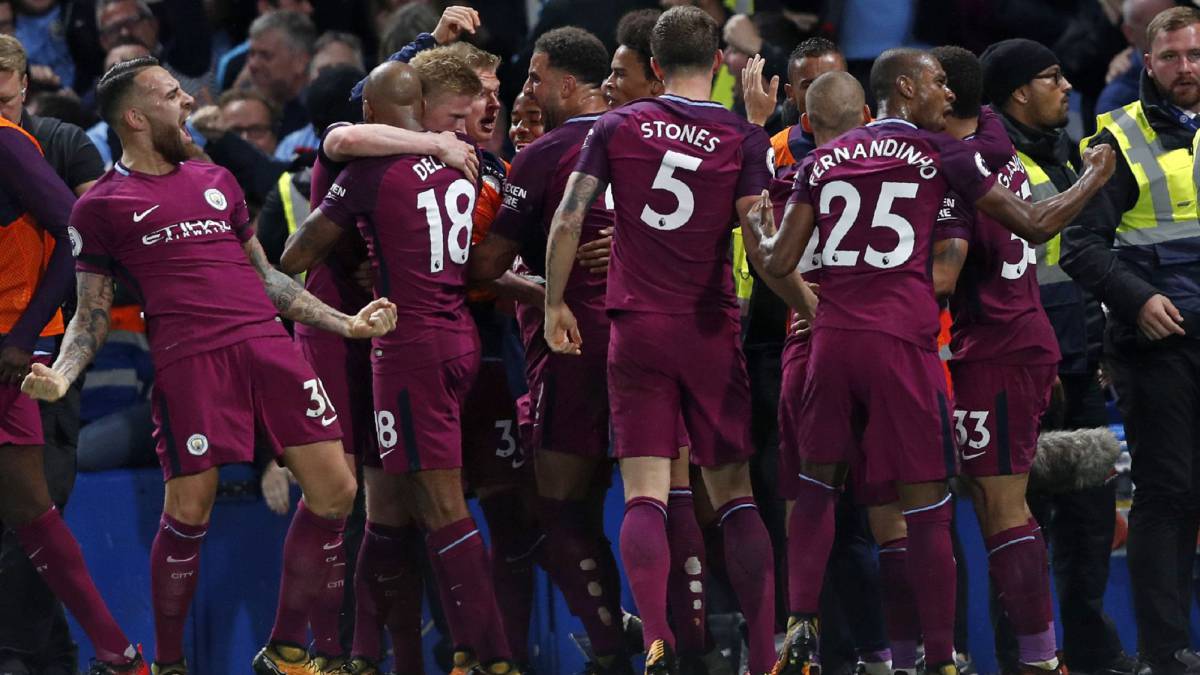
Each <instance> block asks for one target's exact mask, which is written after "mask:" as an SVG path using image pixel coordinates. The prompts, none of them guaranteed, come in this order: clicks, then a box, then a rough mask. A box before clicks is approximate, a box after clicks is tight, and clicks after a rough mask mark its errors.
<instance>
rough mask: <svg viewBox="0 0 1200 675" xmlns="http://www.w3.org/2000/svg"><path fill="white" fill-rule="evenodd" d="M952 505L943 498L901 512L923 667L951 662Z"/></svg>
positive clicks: (947, 497) (952, 635) (953, 574)
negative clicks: (923, 652) (923, 643)
mask: <svg viewBox="0 0 1200 675" xmlns="http://www.w3.org/2000/svg"><path fill="white" fill-rule="evenodd" d="M953 512H954V501H953V499H952V498H951V496H950V495H946V497H945V498H943V499H942V500H941V501H939V502H937V503H936V504H931V505H929V506H924V507H920V508H916V509H909V510H907V511H905V512H904V521H905V523H906V524H907V525H908V560H907V566H908V580H909V583H910V584H911V585H912V589H913V593H914V596H915V598H916V604H917V614H918V615H919V616H920V617H921V635H922V637H923V638H924V639H925V663H927V664H929V665H930V666H938V665H941V664H944V663H953V662H954V598H955V595H954V592H955V586H956V583H957V578H958V577H957V575H956V573H955V562H954V549H953V547H952V545H951V543H950V520H951V517H952V516H953Z"/></svg>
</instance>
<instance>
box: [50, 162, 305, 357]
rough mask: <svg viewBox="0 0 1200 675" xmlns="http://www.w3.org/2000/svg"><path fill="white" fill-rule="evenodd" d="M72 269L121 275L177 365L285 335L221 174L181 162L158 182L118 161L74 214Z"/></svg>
mask: <svg viewBox="0 0 1200 675" xmlns="http://www.w3.org/2000/svg"><path fill="white" fill-rule="evenodd" d="M71 228H72V229H73V230H74V231H73V233H72V235H73V236H72V239H73V240H74V242H75V246H76V259H77V261H76V268H77V269H78V270H80V271H83V272H93V273H96V274H107V275H115V276H116V277H117V278H118V279H119V280H120V281H121V282H123V283H124V284H126V286H127V287H128V288H130V289H131V290H133V291H134V292H135V293H137V294H138V295H139V296H140V299H141V303H142V311H143V312H144V313H145V316H146V334H147V337H148V339H149V341H150V355H151V358H152V359H153V361H154V365H155V366H156V367H157V368H159V369H161V368H163V367H164V366H166V365H168V364H170V363H171V362H173V361H175V360H176V359H179V358H182V357H185V356H192V355H194V354H198V353H201V352H205V351H209V350H213V349H218V348H221V347H226V346H229V345H231V344H235V343H237V342H241V341H243V340H245V339H247V338H251V337H256V336H263V335H283V336H286V335H287V332H286V331H284V329H283V326H282V325H281V324H280V322H279V321H278V320H277V317H276V309H275V305H274V304H272V302H271V300H270V299H269V298H268V297H267V292H266V290H265V289H264V287H263V282H262V279H261V278H260V277H259V276H258V272H256V271H255V269H254V266H253V265H251V264H250V261H249V259H248V258H247V257H246V252H245V251H244V250H243V248H242V246H243V244H244V243H245V242H246V241H248V240H249V239H250V238H251V237H253V236H254V231H253V228H252V227H251V226H250V216H249V214H248V213H247V211H246V199H245V197H244V196H243V195H242V190H241V188H240V187H238V184H237V181H236V180H234V178H233V176H232V175H230V173H229V172H228V171H226V170H225V169H223V168H221V167H219V166H217V165H215V164H209V163H206V162H195V161H190V162H184V163H182V164H180V165H179V166H178V167H177V168H175V170H173V171H171V172H170V173H168V174H164V175H161V176H154V175H150V174H145V173H140V172H137V171H131V170H130V169H128V168H127V167H125V166H124V165H123V164H121V163H120V162H117V164H116V165H115V166H114V167H113V168H112V170H111V171H109V172H108V173H106V174H104V176H102V177H101V178H100V180H99V181H97V182H96V184H95V185H94V186H93V187H92V189H91V190H88V192H87V194H85V195H84V196H83V197H81V198H80V199H79V201H78V202H76V203H75V209H74V210H73V211H72V212H71Z"/></svg>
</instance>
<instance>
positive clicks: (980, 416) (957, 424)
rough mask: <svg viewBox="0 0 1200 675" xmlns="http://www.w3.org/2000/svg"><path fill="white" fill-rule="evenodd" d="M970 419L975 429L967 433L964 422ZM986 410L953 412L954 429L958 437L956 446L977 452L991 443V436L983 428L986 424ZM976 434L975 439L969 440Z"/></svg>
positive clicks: (985, 428)
mask: <svg viewBox="0 0 1200 675" xmlns="http://www.w3.org/2000/svg"><path fill="white" fill-rule="evenodd" d="M968 417H969V418H970V419H971V421H972V422H974V423H975V428H974V429H973V430H971V431H969V432H968V431H967V426H966V421H967V418H968ZM987 418H988V411H987V410H955V411H954V429H955V432H956V435H957V436H958V444H959V445H966V446H968V447H971V448H974V449H975V450H978V449H980V448H986V447H987V445H988V443H991V442H992V434H991V432H989V431H988V430H987V427H986V426H984V425H985V424H987ZM974 434H978V437H977V438H971V436H972V435H974Z"/></svg>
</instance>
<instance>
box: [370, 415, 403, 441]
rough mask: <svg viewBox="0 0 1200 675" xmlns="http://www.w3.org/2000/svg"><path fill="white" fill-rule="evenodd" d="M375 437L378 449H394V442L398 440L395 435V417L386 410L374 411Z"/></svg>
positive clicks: (397, 436)
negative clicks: (377, 441)
mask: <svg viewBox="0 0 1200 675" xmlns="http://www.w3.org/2000/svg"><path fill="white" fill-rule="evenodd" d="M375 435H376V436H377V437H378V438H379V447H381V448H383V449H384V450H389V449H391V448H394V447H396V441H398V440H400V437H399V435H397V434H396V416H395V415H393V414H392V413H390V412H388V411H386V410H376V411H375Z"/></svg>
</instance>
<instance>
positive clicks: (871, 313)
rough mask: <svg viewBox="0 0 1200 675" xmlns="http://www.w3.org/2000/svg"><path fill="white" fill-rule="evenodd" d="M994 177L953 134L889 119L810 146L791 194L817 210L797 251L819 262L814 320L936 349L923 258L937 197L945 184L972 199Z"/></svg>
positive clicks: (933, 306) (933, 304)
mask: <svg viewBox="0 0 1200 675" xmlns="http://www.w3.org/2000/svg"><path fill="white" fill-rule="evenodd" d="M977 160H978V161H977ZM995 181H996V177H995V175H993V174H991V172H990V171H988V170H987V168H986V167H985V166H983V163H982V160H981V159H979V158H978V156H977V154H976V153H975V152H974V150H972V149H971V148H969V147H968V146H967V145H965V144H964V143H962V142H961V141H959V140H957V139H954V138H951V137H950V136H946V135H944V134H935V133H931V132H928V131H923V130H921V129H918V128H917V127H916V126H914V125H912V124H910V123H908V122H906V121H903V120H899V119H894V118H889V119H883V120H879V121H877V122H872V123H871V124H869V125H867V126H866V127H861V128H858V129H854V130H852V131H848V132H846V133H845V134H842V135H841V136H839V137H837V138H836V139H834V140H832V141H830V142H829V143H826V144H825V145H823V146H821V147H819V148H817V149H816V150H814V151H813V152H812V154H810V155H809V156H808V157H807V158H805V160H804V162H803V163H802V165H801V168H800V172H799V173H798V174H797V176H796V183H795V185H794V189H793V192H792V196H791V199H790V201H793V202H804V203H807V204H809V205H811V206H812V208H813V211H814V212H815V218H816V228H815V230H814V232H813V235H812V239H810V240H809V243H808V247H807V249H806V251H805V253H804V256H805V258H807V259H808V260H809V262H810V264H811V265H812V266H819V267H820V273H819V277H820V282H821V303H820V305H818V307H817V316H816V318H815V319H814V321H813V329H814V330H819V329H821V328H824V327H828V328H840V329H848V330H873V331H879V332H882V333H887V334H889V335H893V336H895V337H898V338H900V339H902V340H907V341H908V342H911V343H913V344H915V345H917V346H919V347H922V348H925V349H930V350H934V349H936V348H937V333H938V327H939V324H938V304H937V300H936V299H935V298H934V294H933V275H932V270H931V265H932V247H933V240H934V230H935V222H936V220H937V216H938V211H939V209H940V208H941V206H942V199H943V197H945V195H946V192H947V190H948V189H950V188H952V189H954V191H955V192H957V193H958V194H960V195H962V196H964V197H965V198H966V199H967V200H968V201H969V203H972V204H974V203H975V202H976V201H978V199H979V198H980V197H982V196H983V195H984V194H985V193H986V192H987V191H988V190H989V189H991V187H992V185H993V184H994V183H995ZM814 240H815V241H814Z"/></svg>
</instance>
